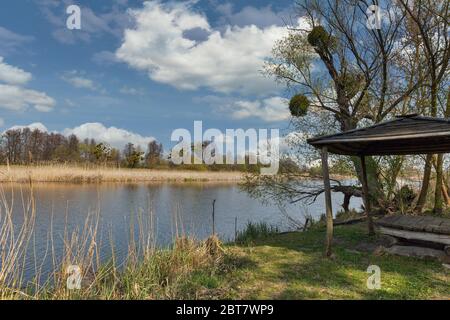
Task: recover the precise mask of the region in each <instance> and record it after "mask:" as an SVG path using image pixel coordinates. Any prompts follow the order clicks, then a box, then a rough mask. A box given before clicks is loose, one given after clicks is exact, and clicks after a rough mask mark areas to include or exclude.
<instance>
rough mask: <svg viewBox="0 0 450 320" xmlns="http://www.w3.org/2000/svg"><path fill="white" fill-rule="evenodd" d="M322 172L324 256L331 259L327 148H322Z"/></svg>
mask: <svg viewBox="0 0 450 320" xmlns="http://www.w3.org/2000/svg"><path fill="white" fill-rule="evenodd" d="M322 170H323V183H324V187H325V206H326V219H327V239H326V243H325V255H326V256H327V257H331V255H332V251H331V247H332V244H333V208H332V204H331V186H330V174H329V170H328V150H327V147H323V148H322Z"/></svg>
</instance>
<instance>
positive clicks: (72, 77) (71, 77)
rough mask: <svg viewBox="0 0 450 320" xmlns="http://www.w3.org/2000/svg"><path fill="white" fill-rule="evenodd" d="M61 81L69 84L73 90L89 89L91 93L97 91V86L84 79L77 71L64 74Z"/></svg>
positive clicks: (91, 81)
mask: <svg viewBox="0 0 450 320" xmlns="http://www.w3.org/2000/svg"><path fill="white" fill-rule="evenodd" d="M61 79H63V80H64V81H66V82H67V83H69V84H71V85H72V86H74V87H75V88H81V89H89V90H92V91H97V90H99V89H100V88H99V86H98V85H97V84H96V83H95V82H94V81H93V80H91V79H88V78H86V77H84V76H83V75H82V74H80V73H79V72H78V71H70V72H66V73H65V74H64V75H63V76H62V77H61Z"/></svg>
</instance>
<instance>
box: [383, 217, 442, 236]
mask: <svg viewBox="0 0 450 320" xmlns="http://www.w3.org/2000/svg"><path fill="white" fill-rule="evenodd" d="M376 224H377V225H380V226H384V227H388V228H394V229H400V230H409V231H417V232H430V233H439V234H444V235H450V219H446V218H440V217H432V216H406V215H393V216H387V217H384V218H382V219H379V220H377V222H376Z"/></svg>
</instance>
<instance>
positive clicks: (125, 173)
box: [0, 164, 354, 184]
mask: <svg viewBox="0 0 450 320" xmlns="http://www.w3.org/2000/svg"><path fill="white" fill-rule="evenodd" d="M244 175H245V172H242V171H200V170H198V171H196V170H181V169H145V168H136V169H129V168H114V167H101V166H98V167H95V166H93V167H90V166H77V165H63V164H61V165H11V166H7V165H0V183H5V182H13V183H29V182H30V181H31V182H34V183H50V182H52V183H55V182H61V183H62V182H65V183H150V182H166V183H167V182H173V183H187V182H202V183H203V182H217V183H234V184H237V183H239V182H242V181H243V178H244ZM331 177H332V178H333V179H336V180H348V179H354V177H352V176H346V175H339V174H332V175H331ZM299 179H311V180H321V179H320V178H319V177H316V176H309V175H308V174H307V173H305V174H304V175H303V176H302V177H299Z"/></svg>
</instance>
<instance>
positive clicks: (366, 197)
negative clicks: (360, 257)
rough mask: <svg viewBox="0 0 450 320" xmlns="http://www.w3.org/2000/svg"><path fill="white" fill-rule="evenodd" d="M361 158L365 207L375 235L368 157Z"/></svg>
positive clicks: (368, 221)
mask: <svg viewBox="0 0 450 320" xmlns="http://www.w3.org/2000/svg"><path fill="white" fill-rule="evenodd" d="M360 159H361V168H362V188H363V201H364V208H365V209H366V215H367V223H368V227H369V234H370V235H373V234H375V230H374V228H373V221H372V213H371V208H370V200H369V182H368V180H367V167H366V157H365V156H360Z"/></svg>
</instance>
